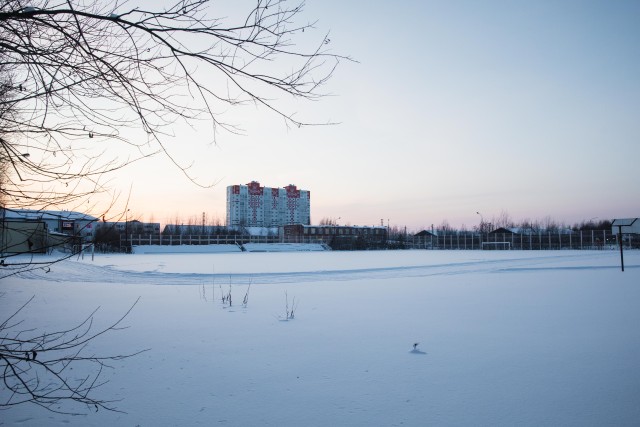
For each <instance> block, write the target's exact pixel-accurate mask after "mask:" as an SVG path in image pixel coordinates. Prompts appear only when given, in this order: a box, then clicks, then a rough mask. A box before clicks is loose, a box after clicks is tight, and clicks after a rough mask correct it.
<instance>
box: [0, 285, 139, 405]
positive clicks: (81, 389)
mask: <svg viewBox="0 0 640 427" xmlns="http://www.w3.org/2000/svg"><path fill="white" fill-rule="evenodd" d="M32 300H33V297H32V298H31V299H29V301H27V302H26V303H25V304H24V305H23V306H22V307H20V308H19V309H18V310H16V311H15V312H14V313H13V314H11V315H10V316H9V317H7V318H6V319H5V320H4V321H3V322H2V323H0V369H1V370H2V381H3V385H4V390H1V389H0V391H1V393H0V396H1V399H2V400H0V409H7V408H9V407H12V406H16V405H21V404H24V403H33V404H36V405H38V406H41V407H43V408H45V409H48V410H50V411H53V412H59V413H67V414H78V413H81V411H82V410H84V411H86V410H90V411H98V410H99V409H106V410H111V411H117V409H116V407H115V406H114V404H115V401H112V400H104V399H100V398H97V397H94V394H95V391H96V390H97V389H98V388H99V387H100V386H102V385H104V384H105V383H106V382H107V381H106V380H105V379H104V376H103V371H104V370H105V369H109V368H110V366H109V363H110V362H114V361H118V360H122V359H126V358H129V357H132V356H135V355H137V354H140V353H142V352H143V351H146V350H142V351H136V352H133V353H127V354H118V355H109V356H96V355H93V354H91V353H89V350H88V348H87V347H88V344H89V343H90V342H91V341H94V340H96V339H98V338H99V337H100V336H102V335H105V334H107V333H113V332H116V331H118V330H121V329H123V325H122V323H123V321H124V319H125V318H126V317H127V315H128V314H129V313H130V312H131V310H133V307H134V306H135V305H136V303H137V301H136V302H135V303H134V304H133V305H132V306H131V307H130V308H129V310H127V312H126V313H125V314H124V315H123V316H122V317H120V318H119V319H118V320H117V321H115V322H113V323H112V324H111V325H109V326H107V327H104V328H100V329H97V330H96V329H95V327H94V318H95V315H96V312H97V309H96V310H94V311H93V312H92V313H91V314H90V315H89V316H88V317H87V318H85V320H84V321H82V322H80V323H79V324H77V325H76V326H73V327H71V328H69V329H66V330H61V331H56V332H50V333H48V332H38V331H36V330H34V329H29V328H27V327H24V326H23V320H18V316H19V315H20V314H21V313H22V312H23V310H25V308H26V307H27V306H28V305H29V303H31V301H32ZM78 368H80V369H78ZM83 368H84V369H83ZM73 369H76V372H77V371H78V370H80V371H82V372H83V373H82V374H80V375H81V376H80V377H78V376H77V374H74V373H73V372H72V370H73Z"/></svg>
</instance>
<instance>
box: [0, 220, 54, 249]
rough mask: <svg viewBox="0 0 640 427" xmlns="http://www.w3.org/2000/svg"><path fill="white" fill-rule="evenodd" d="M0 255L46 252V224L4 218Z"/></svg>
mask: <svg viewBox="0 0 640 427" xmlns="http://www.w3.org/2000/svg"><path fill="white" fill-rule="evenodd" d="M1 227H2V231H1V234H0V236H1V238H0V255H2V256H4V255H5V254H23V253H46V252H47V235H48V233H47V224H46V223H45V222H44V221H38V220H37V219H21V218H8V219H7V218H5V219H3V221H2V225H1Z"/></svg>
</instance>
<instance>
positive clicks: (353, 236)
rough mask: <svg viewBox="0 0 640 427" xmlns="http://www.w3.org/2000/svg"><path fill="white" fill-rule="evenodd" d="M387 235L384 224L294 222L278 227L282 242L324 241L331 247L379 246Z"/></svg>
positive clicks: (363, 247) (384, 241) (365, 247)
mask: <svg viewBox="0 0 640 427" xmlns="http://www.w3.org/2000/svg"><path fill="white" fill-rule="evenodd" d="M388 236H389V235H388V229H387V227H384V226H371V227H369V226H357V225H353V226H351V225H344V226H343V225H303V224H295V225H284V226H282V227H280V241H281V242H283V243H325V244H327V245H329V246H331V248H333V249H373V248H380V247H382V246H383V245H385V244H386V242H387V239H388Z"/></svg>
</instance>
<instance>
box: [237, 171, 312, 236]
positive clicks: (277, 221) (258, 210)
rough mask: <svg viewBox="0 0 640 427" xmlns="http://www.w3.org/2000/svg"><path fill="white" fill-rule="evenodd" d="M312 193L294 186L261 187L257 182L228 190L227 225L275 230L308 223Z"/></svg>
mask: <svg viewBox="0 0 640 427" xmlns="http://www.w3.org/2000/svg"><path fill="white" fill-rule="evenodd" d="M310 197H311V193H310V192H309V191H307V190H299V189H298V188H297V187H296V186H295V185H291V184H290V185H287V186H286V187H284V188H270V187H261V186H260V183H259V182H256V181H251V182H250V183H249V184H247V185H230V186H228V187H227V225H228V226H233V225H242V226H246V227H276V226H280V225H288V224H302V225H309V224H310V223H311V201H310Z"/></svg>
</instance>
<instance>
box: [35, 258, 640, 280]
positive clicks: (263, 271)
mask: <svg viewBox="0 0 640 427" xmlns="http://www.w3.org/2000/svg"><path fill="white" fill-rule="evenodd" d="M334 254H335V253H333V254H331V255H332V256H333V255H334ZM291 255H292V254H283V253H277V254H275V253H270V254H262V256H263V257H266V262H265V263H264V264H265V266H264V267H263V266H261V265H256V263H253V264H252V267H253V268H252V269H250V270H252V271H251V272H242V273H234V272H233V266H231V267H227V271H226V272H221V273H214V272H213V270H214V268H213V267H211V268H209V269H210V270H212V272H211V273H207V272H204V271H203V270H205V269H206V268H207V267H206V266H220V265H225V266H226V264H234V263H244V261H245V260H246V258H245V259H243V258H242V257H246V256H247V255H246V254H233V255H232V257H233V258H228V256H227V258H223V259H221V258H220V255H216V254H199V255H195V256H190V257H180V256H177V257H176V256H175V255H172V254H162V255H153V256H147V255H143V256H136V255H117V256H110V257H109V258H107V259H100V258H98V260H97V261H96V262H93V261H91V260H90V259H88V258H85V259H84V260H82V259H69V260H66V261H64V262H61V263H57V264H55V265H54V266H53V267H52V268H51V271H50V272H48V273H46V272H45V271H44V270H34V271H32V272H28V273H24V274H23V275H22V276H23V277H27V278H31V279H37V280H44V281H52V282H68V281H70V280H72V281H74V282H76V281H77V282H85V283H113V284H144V285H202V284H205V283H206V284H211V283H221V284H222V283H228V282H229V281H231V282H232V283H236V284H245V283H250V282H251V283H254V284H270V283H308V282H322V281H350V280H362V279H390V278H403V277H427V276H439V275H454V274H455V275H457V274H477V273H509V272H517V271H532V272H533V271H544V270H554V269H563V270H565V269H616V268H619V266H618V265H617V264H616V261H618V262H619V260H618V259H617V258H616V256H615V255H616V254H615V253H613V252H611V253H609V254H607V256H606V257H605V258H606V262H604V263H603V257H602V252H596V253H594V252H587V251H581V252H577V251H557V252H519V251H508V252H507V251H505V252H499V253H498V252H492V253H486V252H477V251H475V252H474V251H458V253H457V254H456V255H458V256H455V257H452V256H451V255H452V253H451V252H448V251H447V252H429V251H405V252H365V253H363V254H362V256H363V257H364V258H368V259H365V261H364V262H363V263H360V264H359V265H349V264H343V265H338V266H335V265H333V266H332V267H331V269H326V267H327V264H324V265H323V260H322V259H318V262H316V263H306V264H304V265H300V264H303V263H296V262H289V261H290V259H291ZM295 255H300V254H295ZM403 255H404V256H403ZM442 255H446V256H447V258H446V260H447V262H438V261H440V260H442V261H444V259H443V257H442ZM303 256H305V257H306V258H305V259H308V258H309V257H310V256H312V255H309V254H306V255H303ZM381 256H386V257H387V258H389V257H391V258H393V259H391V260H388V259H387V260H386V262H379V258H380V257H381ZM454 258H455V261H451V260H452V259H454ZM254 259H255V258H254ZM254 259H252V261H253V260H254ZM229 260H230V261H229ZM594 260H597V261H596V262H597V264H594V263H593V261H594ZM109 261H115V262H114V263H107V262H109ZM294 261H295V258H294ZM329 265H331V264H329ZM363 265H369V266H363ZM626 267H627V268H638V265H637V263H636V264H634V263H633V262H631V263H628V264H627V266H626ZM323 268H325V269H323ZM172 269H173V270H181V271H164V270H172ZM245 271H246V270H245Z"/></svg>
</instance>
